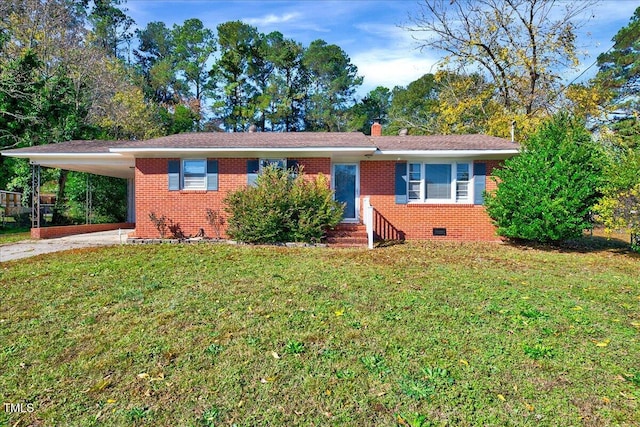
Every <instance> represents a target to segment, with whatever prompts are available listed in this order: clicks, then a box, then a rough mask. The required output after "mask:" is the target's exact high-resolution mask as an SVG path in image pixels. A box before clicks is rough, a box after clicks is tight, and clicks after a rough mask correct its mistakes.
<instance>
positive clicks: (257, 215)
mask: <svg viewBox="0 0 640 427" xmlns="http://www.w3.org/2000/svg"><path fill="white" fill-rule="evenodd" d="M296 172H297V176H293V170H282V169H278V168H276V167H273V166H270V167H266V168H265V169H264V170H263V172H262V173H261V174H260V176H258V179H257V180H256V185H255V186H252V187H247V188H243V189H240V190H237V191H234V192H231V193H229V195H228V196H227V197H226V199H225V204H226V205H227V207H226V208H225V210H226V212H227V214H228V215H229V218H228V220H227V221H228V228H227V234H229V236H231V237H232V238H234V239H236V240H239V241H242V242H248V243H276V242H292V241H295V242H317V241H319V240H320V239H321V238H322V237H323V235H324V232H325V230H326V229H327V228H329V227H334V226H336V225H337V224H338V223H339V222H340V221H341V219H342V214H343V210H344V206H343V205H342V204H340V203H338V202H336V201H335V200H333V192H332V191H331V189H330V188H329V185H328V180H327V178H326V177H325V176H324V175H322V174H321V175H319V176H318V177H317V178H316V179H313V180H310V179H308V178H306V177H305V175H304V171H303V170H302V168H299V169H298V170H297V171H296Z"/></svg>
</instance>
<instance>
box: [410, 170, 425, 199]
mask: <svg viewBox="0 0 640 427" xmlns="http://www.w3.org/2000/svg"><path fill="white" fill-rule="evenodd" d="M421 199H422V164H421V163H409V200H421Z"/></svg>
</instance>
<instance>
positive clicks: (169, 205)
mask: <svg viewBox="0 0 640 427" xmlns="http://www.w3.org/2000/svg"><path fill="white" fill-rule="evenodd" d="M518 152H519V146H518V145H517V144H515V143H513V142H510V141H508V140H505V139H501V138H495V137H490V136H486V135H446V136H407V135H405V136H382V135H381V126H380V125H379V124H374V126H373V127H372V135H371V136H367V135H364V134H362V133H357V132H350V133H346V132H344V133H340V132H335V133H308V132H298V133H267V132H247V133H222V132H214V133H186V134H178V135H171V136H166V137H161V138H155V139H150V140H145V141H69V142H64V143H60V144H52V145H44V146H35V147H28V148H20V149H14V150H7V151H3V152H2V154H3V155H6V156H12V157H22V158H28V159H30V160H31V162H32V163H34V164H39V165H41V166H47V167H57V168H63V169H68V170H75V171H83V172H90V173H94V174H99V175H107V176H114V177H119V178H125V179H127V180H128V182H129V189H130V194H129V218H128V220H129V221H130V222H134V223H135V236H136V237H140V238H154V237H157V236H158V231H157V230H156V228H155V226H154V225H153V223H152V222H151V221H150V219H149V214H150V213H151V212H154V213H155V214H156V215H158V216H161V215H164V216H165V217H166V218H167V219H170V220H172V221H173V222H174V223H179V224H180V226H181V229H182V231H183V232H184V233H185V234H187V235H189V234H191V235H195V234H196V233H198V232H199V230H200V229H204V230H205V233H206V235H208V236H213V235H214V234H213V230H212V229H211V228H212V227H211V226H210V225H209V224H208V223H207V218H206V211H207V209H212V210H214V211H218V212H219V213H221V214H223V216H224V215H226V214H225V213H224V204H223V199H224V198H225V196H226V195H227V193H228V192H229V191H231V190H235V189H238V188H241V187H243V186H246V185H251V183H252V182H253V181H254V180H255V178H256V176H257V174H259V173H260V171H261V169H262V168H263V167H264V166H265V165H267V164H277V165H279V166H282V167H288V166H291V165H296V164H297V165H303V166H304V172H305V174H306V175H307V176H311V177H313V176H316V175H318V174H324V175H326V176H328V177H330V182H331V187H332V188H333V189H334V191H335V197H336V199H338V200H340V201H342V202H344V203H345V206H346V208H345V215H344V222H345V223H352V224H361V223H362V221H363V219H364V217H365V213H364V209H365V207H367V209H368V206H372V207H373V211H374V212H375V215H374V219H373V222H374V224H373V227H374V234H375V235H376V236H377V237H378V238H385V239H389V238H392V239H405V238H406V239H434V238H435V239H445V240H466V241H471V240H480V241H491V240H499V238H498V237H497V236H496V234H495V228H494V226H493V225H492V223H491V220H490V219H489V217H488V215H487V214H486V212H485V209H484V206H483V192H484V191H485V190H492V189H494V188H495V187H494V186H495V183H494V182H493V181H492V180H490V179H489V178H490V176H491V175H492V172H493V171H494V169H495V168H498V167H500V164H501V162H502V161H504V160H505V159H507V158H509V157H512V156H514V155H516V154H517V153H518Z"/></svg>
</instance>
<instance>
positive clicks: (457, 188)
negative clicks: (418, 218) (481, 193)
mask: <svg viewBox="0 0 640 427" xmlns="http://www.w3.org/2000/svg"><path fill="white" fill-rule="evenodd" d="M471 171H472V169H471V163H409V164H408V179H407V184H406V185H407V196H408V200H409V202H423V203H458V202H459V203H470V202H471V199H472V194H471V187H470V185H471V184H470V183H471V176H472V175H471Z"/></svg>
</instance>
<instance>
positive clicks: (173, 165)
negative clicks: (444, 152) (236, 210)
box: [168, 159, 218, 191]
mask: <svg viewBox="0 0 640 427" xmlns="http://www.w3.org/2000/svg"><path fill="white" fill-rule="evenodd" d="M168 170H169V174H168V175H169V190H171V191H176V190H214V191H215V190H217V189H218V161H217V160H204V159H183V160H177V159H176V160H169V164H168Z"/></svg>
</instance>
